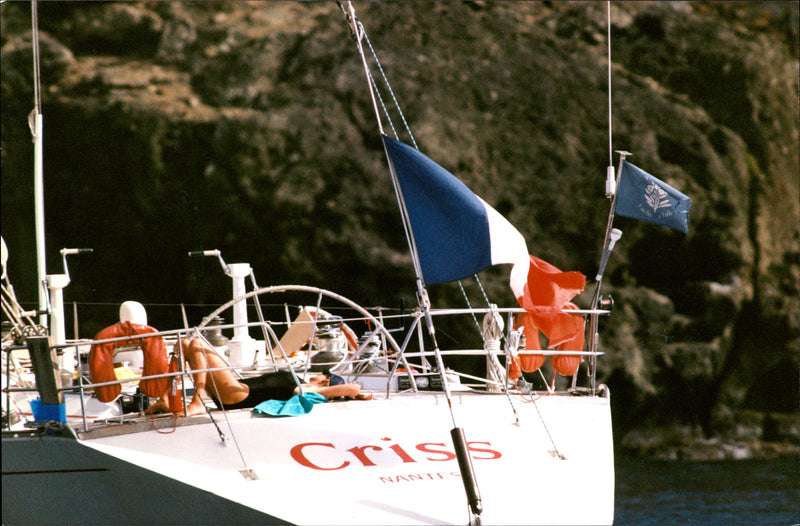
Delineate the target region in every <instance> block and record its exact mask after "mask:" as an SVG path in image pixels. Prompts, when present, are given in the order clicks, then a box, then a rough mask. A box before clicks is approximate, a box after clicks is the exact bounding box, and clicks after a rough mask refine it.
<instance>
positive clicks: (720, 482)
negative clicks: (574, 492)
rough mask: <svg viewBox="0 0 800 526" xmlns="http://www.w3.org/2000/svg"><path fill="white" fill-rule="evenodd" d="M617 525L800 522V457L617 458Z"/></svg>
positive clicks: (722, 524) (721, 524) (731, 525)
mask: <svg viewBox="0 0 800 526" xmlns="http://www.w3.org/2000/svg"><path fill="white" fill-rule="evenodd" d="M616 481H617V483H616V486H617V491H616V505H615V508H616V509H615V514H614V524H615V525H617V526H633V525H635V526H642V525H647V524H652V525H669V524H681V525H685V524H697V525H720V526H737V525H742V526H744V525H747V526H751V525H752V526H755V525H792V524H800V460H798V458H797V457H795V458H790V459H780V460H736V461H717V462H688V461H653V460H618V461H617V468H616Z"/></svg>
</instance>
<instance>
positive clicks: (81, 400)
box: [2, 0, 672, 525]
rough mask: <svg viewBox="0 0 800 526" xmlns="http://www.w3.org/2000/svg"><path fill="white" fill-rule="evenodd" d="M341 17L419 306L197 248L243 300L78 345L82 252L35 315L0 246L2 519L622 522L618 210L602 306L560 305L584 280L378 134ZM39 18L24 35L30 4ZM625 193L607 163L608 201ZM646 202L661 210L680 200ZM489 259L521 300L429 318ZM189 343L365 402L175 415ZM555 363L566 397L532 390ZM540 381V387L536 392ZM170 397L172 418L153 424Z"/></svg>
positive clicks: (139, 318)
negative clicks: (325, 378)
mask: <svg viewBox="0 0 800 526" xmlns="http://www.w3.org/2000/svg"><path fill="white" fill-rule="evenodd" d="M340 6H341V8H342V12H343V15H344V20H345V21H346V23H347V24H348V26H349V28H350V30H351V32H352V35H353V37H354V42H355V43H356V48H357V52H358V58H359V59H360V60H361V63H362V65H363V67H364V73H365V77H366V81H367V85H368V87H369V92H370V95H371V97H372V103H373V107H374V109H375V115H376V119H377V123H378V134H379V137H380V139H381V143H382V145H383V147H384V152H385V154H386V158H387V166H388V172H389V175H390V178H391V180H392V184H393V188H394V190H395V196H396V198H397V202H398V207H399V210H400V213H401V217H402V219H403V225H404V228H405V234H406V239H407V241H408V244H409V249H410V253H411V256H412V257H411V259H412V264H413V266H414V271H415V276H416V290H417V299H418V305H417V307H416V308H415V309H413V310H411V311H410V312H404V313H395V312H393V311H391V310H388V309H380V308H369V309H368V308H365V307H363V306H361V305H359V304H357V303H356V302H354V301H352V300H350V299H349V298H347V297H346V296H345V295H342V294H339V293H338V292H334V291H331V290H327V289H323V288H319V287H314V286H305V285H275V286H267V287H260V286H258V284H257V281H256V278H255V271H254V269H253V268H251V266H250V265H249V264H248V263H235V264H234V263H228V262H226V261H225V259H224V258H223V255H222V253H221V252H220V251H219V250H203V251H199V252H197V253H193V254H190V255H193V256H200V257H210V258H214V259H216V260H218V261H219V263H220V267H221V269H222V272H224V273H225V274H226V275H227V276H228V277H229V278H230V279H231V282H232V290H233V294H232V298H231V300H230V301H229V302H227V303H225V304H224V305H221V306H220V307H219V308H217V309H215V310H213V311H212V312H210V313H209V314H208V316H206V317H205V318H204V319H203V321H202V322H201V323H200V324H198V325H196V326H191V325H190V324H189V323H188V322H185V323H184V327H181V328H178V329H174V330H168V331H159V330H156V329H154V328H152V327H150V326H148V325H147V320H146V310H145V309H144V307H143V306H142V305H139V304H136V303H135V302H133V303H131V302H126V304H123V305H122V306H121V308H120V322H119V323H118V324H115V325H114V326H112V327H111V328H110V329H112V330H110V331H108V332H105V331H104V332H101V333H100V334H98V336H97V337H96V338H95V339H93V340H81V341H69V340H67V339H66V337H65V335H64V331H63V319H64V315H63V301H61V297H60V291H61V290H63V288H64V287H65V286H67V285H68V284H69V281H70V278H69V271H68V263H67V256H72V255H75V254H79V253H81V252H83V251H84V250H83V249H64V250H62V252H61V254H62V256H63V267H64V273H63V274H58V275H50V276H45V275H44V274H43V271H42V270H41V269H40V280H41V281H43V282H45V283H47V284H48V285H49V292H48V293H47V294H45V295H44V296H43V297H42V299H41V301H40V308H39V310H37V311H34V312H25V311H24V310H23V309H22V308H21V307H20V305H19V302H18V301H17V297H16V293H15V292H14V289H13V287H12V286H11V281H10V277H9V275H8V273H7V272H6V260H7V258H11V255H10V254H12V253H9V252H7V251H6V250H5V243H3V245H4V257H3V308H4V312H5V313H6V316H7V317H8V318H9V320H11V321H12V322H13V327H14V328H13V331H12V333H11V334H10V335H9V337H8V339H6V338H5V337H4V340H3V359H4V365H5V371H4V373H5V374H4V383H3V386H4V389H3V391H4V392H3V410H4V414H5V416H6V420H5V421H6V425H5V426H4V429H3V434H2V466H3V468H2V469H3V487H2V490H3V523H4V524H31V523H35V524H68V523H69V524H75V523H79V524H116V523H124V524H325V525H334V524H336V525H339V524H341V525H347V524H359V525H364V524H387V525H398V524H474V525H477V524H492V525H502V524H509V525H511V524H515V525H516V524H548V525H554V524H611V523H612V522H613V517H614V453H613V441H612V425H611V406H610V391H609V389H608V387H607V386H605V385H602V384H598V383H597V380H596V374H595V371H596V363H597V360H598V359H599V358H600V357H601V356H602V354H603V353H602V351H601V350H599V345H598V341H597V333H598V324H599V320H600V318H601V317H603V316H606V315H608V314H609V313H610V310H611V309H610V305H611V302H610V301H609V299H608V298H605V297H604V296H602V295H601V293H600V288H601V283H602V276H603V271H604V268H605V265H606V263H607V261H608V257H609V255H610V253H611V252H612V250H613V248H614V244H615V242H616V241H617V240H618V239H619V238H620V235H621V233H620V232H619V230H617V229H614V228H613V225H612V221H613V213H614V207H615V206H614V205H615V204H616V199H614V200H613V201H612V203H614V204H612V209H611V213H610V215H609V222H608V225H607V228H606V232H605V238H604V244H603V252H602V259H601V262H600V265H599V270H598V273H597V275H596V278H595V292H594V295H593V297H592V303H591V305H589V306H588V308H586V309H581V308H579V307H578V306H577V305H575V304H574V303H573V302H572V299H573V298H574V297H575V296H576V295H577V294H578V293H580V292H581V291H582V290H583V288H584V286H585V284H586V282H585V278H584V277H583V276H582V275H580V274H579V273H576V272H562V271H561V270H560V269H558V268H557V267H555V266H554V265H552V264H550V263H548V262H546V261H544V260H541V259H539V258H537V257H535V256H531V255H529V254H528V251H527V247H526V245H525V241H524V238H523V237H522V235H521V234H520V233H519V232H518V231H517V230H516V228H514V227H513V225H511V224H510V223H509V222H508V221H507V220H506V219H505V218H503V217H502V216H501V215H500V214H499V213H498V212H497V211H496V210H494V209H493V208H492V207H491V206H490V205H489V204H488V203H486V202H485V201H483V200H482V199H481V198H480V197H478V196H477V195H475V194H474V193H473V192H472V191H471V190H470V189H469V188H467V187H466V186H465V185H464V184H463V183H462V182H461V181H459V180H458V178H456V177H455V176H454V175H452V174H451V173H449V172H448V171H447V170H446V169H444V168H443V167H441V166H440V165H439V164H437V163H436V162H435V161H434V160H432V159H430V158H429V157H427V156H426V155H424V154H423V153H422V152H421V151H420V150H419V149H418V148H417V147H416V143H415V141H414V139H413V135H411V134H410V130H409V133H408V136H409V137H410V139H409V140H407V141H403V140H401V139H400V137H399V134H397V133H394V132H392V133H388V132H386V131H385V128H384V123H385V122H388V123H390V124H391V119H390V117H389V116H388V114H387V113H386V112H382V111H381V108H382V107H384V103H383V100H382V98H381V91H380V90H379V89H378V79H381V78H382V80H383V81H384V85H385V86H388V81H387V80H386V78H385V75H384V70H383V68H382V67H378V71H379V72H380V73H379V74H373V70H374V68H375V67H376V65H377V66H379V62H378V60H377V56H375V55H373V56H372V57H369V58H368V56H367V53H366V49H367V47H368V48H369V49H372V46H371V45H370V46H365V45H364V44H365V42H368V37H367V34H366V30H365V29H364V26H363V25H362V23H361V21H360V20H359V19H358V17H357V16H356V13H355V9H354V8H353V6H352V5H351V4H350V3H349V2H348V3H342V4H340ZM32 9H33V12H34V36H35V35H36V27H35V10H36V2H35V0H34V2H33V7H32ZM389 89H390V88H389ZM36 120H37V122H38V127H34V128H33V129H34V130H39V133H38V135H39V138H40V136H41V133H40V130H41V120H42V119H41V116H40V114H39V113H37V118H36ZM403 120H404V119H403ZM389 128H391V130H394V129H395V128H394V125H393V124H391V125H390V126H389ZM34 135H35V136H36V135H37V133H36V131H35V132H34ZM37 152H41V150H40V147H39V148H37ZM37 155H39V154H37ZM38 158H39V159H40V160H39V161H37V166H40V165H41V158H40V157H38ZM620 163H621V164H620V174H622V173H623V172H624V171H628V172H630V171H631V170H632V168H631V167H629V166H628V165H627V164H626V161H625V160H624V156H623V158H622V160H621V161H620ZM631 166H632V165H631ZM620 182H621V181H619V180H618V179H617V178H616V177H615V176H614V168H613V167H609V171H608V182H607V192H608V193H609V195H611V196H613V195H615V191H614V190H615V188H614V187H615V186H616V185H617V184H619V183H620ZM609 187H611V188H609ZM658 188H660V187H658ZM662 191H663V190H662ZM655 193H656V194H657V201H656V204H657V207H659V208H660V209H666V208H668V207H670V206H672V203H671V201H670V199H671V198H672V197H671V196H670V195H667V196H666V197H665V196H663V195H661V194H659V193H658V192H657V191H656V192H655ZM631 199H633V198H631ZM630 202H633V201H630ZM634 209H635V207H634ZM670 210H672V209H670ZM662 211H663V210H662ZM632 213H633V214H635V213H636V212H635V210H634V212H632ZM42 242H43V240H42ZM12 248H13V247H12ZM39 249H40V250H42V249H43V247H39ZM454 255H457V256H458V257H453V256H454ZM491 265H511V266H512V267H511V271H510V279H509V285H510V287H511V289H512V291H513V293H514V296H515V298H516V299H517V302H518V304H517V305H512V306H507V307H500V306H497V305H496V304H494V303H491V302H488V301H487V304H486V305H485V306H481V307H476V306H472V305H468V306H467V307H465V308H460V309H451V308H444V309H437V308H434V306H433V305H432V302H431V300H430V298H429V295H428V292H427V285H430V284H433V283H442V282H449V281H457V280H462V279H465V278H469V277H476V278H477V273H478V272H480V271H481V270H482V269H484V268H486V267H488V266H491ZM37 317H40V318H39V319H37ZM448 318H464V319H466V320H467V322H466V323H461V324H459V325H457V326H469V325H472V326H475V327H476V329H477V330H476V334H475V335H473V336H471V337H466V336H465V337H464V338H462V339H461V341H474V342H475V345H474V346H473V347H471V348H457V349H448V348H444V347H443V346H440V344H439V342H438V340H437V331H436V327H437V326H440V324H441V323H445V321H444V320H446V319H448ZM225 319H232V320H233V321H232V323H225V322H224V320H225ZM222 331H228V335H230V334H232V335H233V336H232V337H231V338H229V337H227V336H225V335H224V334H223V332H222ZM186 338H201V339H202V340H203V341H204V342H206V343H207V345H208V346H209V347H210V348H213V349H214V350H215V352H217V353H218V354H219V355H220V356H221V357H223V358H224V360H225V361H226V362H227V364H228V367H229V368H230V369H231V370H232V371H234V372H235V374H236V375H238V376H239V377H240V378H247V377H252V376H256V375H260V374H263V373H264V372H269V371H276V370H284V371H290V372H291V374H292V375H293V376H294V378H295V379H297V381H298V383H301V382H303V381H305V380H307V379H308V378H310V377H311V376H313V375H317V374H320V373H321V372H322V373H324V374H328V375H331V378H333V377H334V375H335V376H336V377H338V378H341V381H344V382H354V383H358V384H359V385H360V386H361V389H362V392H364V393H369V398H370V399H368V400H357V399H334V400H324V401H320V400H318V399H317V400H313V399H311V397H307V396H304V393H303V392H302V389H301V392H300V394H299V395H297V397H295V398H293V399H292V400H289V401H283V403H277V404H275V403H269V402H275V401H271V400H266V401H264V402H265V404H266V405H265V406H264V407H263V408H262V404H259V405H258V406H257V407H256V408H254V409H250V408H247V409H225V407H224V405H223V406H222V407H221V408H214V407H213V404H212V403H211V401H210V400H206V402H207V404H206V413H205V414H201V415H195V416H190V417H187V416H184V415H185V414H186V404H187V401H188V399H189V398H190V397H191V396H192V392H193V376H192V373H193V372H194V373H197V372H199V371H197V370H195V371H190V370H188V369H187V367H186V364H185V363H184V360H183V359H182V356H181V349H182V346H181V345H180V344H179V342H180V341H182V340H184V339H186ZM470 338H471V340H470ZM543 342H546V344H542V343H543ZM169 352H171V353H172V354H173V355H175V356H176V359H175V360H174V361H173V362H172V364H173V366H172V367H167V365H166V364H167V353H169ZM100 353H106V355H105V358H107V360H106V361H105V362H102V360H100V361H98V360H97V359H95V358H96V357H97V356H98V355H99V354H100ZM475 356H478V357H481V358H482V359H485V363H486V374H485V375H483V376H478V375H475V374H474V373H473V372H469V373H468V372H464V371H460V370H458V367H457V365H458V363H459V357H475ZM548 359H549V360H550V361H551V362H552V365H553V368H554V370H555V371H556V373H555V374H559V375H561V376H563V377H565V378H567V380H568V382H566V385H568V387H567V388H559V387H557V386H558V385H562V384H563V382H562V383H556V382H555V381H554V379H555V377H553V378H552V379H550V378H548V379H544V375H543V374H542V369H541V365H542V363H544V362H545V360H548ZM100 362H102V363H100ZM531 375H539V376H541V377H542V378H543V379H544V385H545V386H546V387H545V388H544V389H541V390H534V389H533V383H532V382H531V381H530V379H531ZM165 386H169V387H168V388H166V389H168V391H169V393H170V401H171V402H174V406H171V412H168V413H165V414H157V415H149V414H146V413H145V409H146V408H147V405H148V404H149V403H150V400H152V398H154V397H158V396H159V395H160V394H162V393H163V392H165ZM578 499H579V500H580V505H576V500H578Z"/></svg>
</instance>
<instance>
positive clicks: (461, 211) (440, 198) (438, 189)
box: [383, 136, 529, 298]
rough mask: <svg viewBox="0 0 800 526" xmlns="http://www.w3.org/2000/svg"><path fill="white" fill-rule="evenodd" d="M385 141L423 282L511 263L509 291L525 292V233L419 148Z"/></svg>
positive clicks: (456, 276) (450, 279)
mask: <svg viewBox="0 0 800 526" xmlns="http://www.w3.org/2000/svg"><path fill="white" fill-rule="evenodd" d="M383 143H384V145H385V147H386V152H387V155H388V156H389V159H390V161H391V163H392V165H393V167H394V172H395V174H396V175H397V179H398V182H399V184H400V191H401V192H402V194H403V200H404V201H405V206H406V209H407V211H408V217H409V220H410V222H411V229H412V231H413V235H414V241H415V244H416V247H417V253H418V256H419V263H420V267H421V271H422V278H423V279H424V280H425V282H426V283H429V284H434V283H445V282H448V281H456V280H459V279H463V278H467V277H469V276H472V275H473V274H476V273H478V272H480V271H481V270H483V269H484V268H486V267H489V266H491V265H500V264H506V263H508V264H512V265H514V266H513V268H512V270H511V278H510V285H511V290H512V291H513V292H514V295H515V297H516V298H519V297H521V296H522V295H523V291H524V287H525V284H526V283H527V275H528V267H529V256H528V247H527V244H526V243H525V238H523V237H522V234H520V233H519V231H518V230H517V229H516V228H514V226H513V225H512V224H511V223H509V222H508V220H507V219H506V218H505V217H503V216H502V215H500V213H499V212H497V211H496V210H495V209H494V208H492V207H491V206H489V205H488V204H487V203H486V202H485V201H484V200H483V199H481V198H480V197H478V196H477V195H475V194H474V193H473V192H472V191H471V190H470V189H469V188H467V186H466V185H465V184H464V183H462V182H461V181H460V180H458V178H456V177H455V176H454V175H453V174H451V173H450V172H448V171H447V170H445V169H444V168H442V167H441V166H439V165H438V164H437V163H435V162H434V161H432V160H431V159H430V158H428V157H427V156H425V155H424V154H423V153H421V152H420V151H419V150H417V149H416V148H413V147H411V146H409V145H407V144H404V143H402V142H400V141H397V140H395V139H392V138H391V137H387V136H383Z"/></svg>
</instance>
